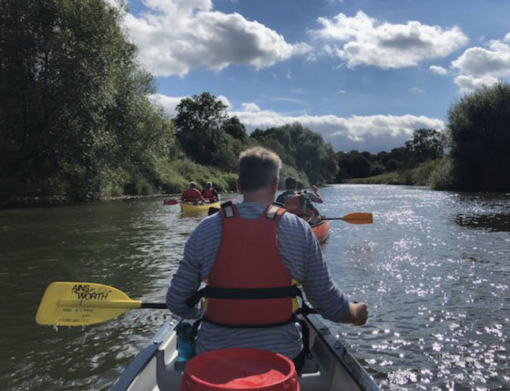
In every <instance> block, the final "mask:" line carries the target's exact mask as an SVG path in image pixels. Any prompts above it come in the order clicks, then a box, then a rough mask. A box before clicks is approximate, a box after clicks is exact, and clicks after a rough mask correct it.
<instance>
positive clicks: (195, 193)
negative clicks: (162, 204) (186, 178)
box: [181, 182, 209, 205]
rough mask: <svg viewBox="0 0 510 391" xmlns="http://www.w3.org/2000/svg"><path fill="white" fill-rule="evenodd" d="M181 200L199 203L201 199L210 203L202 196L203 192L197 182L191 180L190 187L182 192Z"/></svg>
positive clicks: (194, 203)
mask: <svg viewBox="0 0 510 391" xmlns="http://www.w3.org/2000/svg"><path fill="white" fill-rule="evenodd" d="M181 201H182V202H188V203H190V204H193V205H197V204H198V203H199V202H200V201H202V202H203V203H206V204H208V203H209V201H207V200H206V199H205V198H204V197H202V193H200V191H199V190H198V189H197V184H196V183H195V182H190V183H189V187H188V188H187V189H186V190H184V191H183V192H182V194H181Z"/></svg>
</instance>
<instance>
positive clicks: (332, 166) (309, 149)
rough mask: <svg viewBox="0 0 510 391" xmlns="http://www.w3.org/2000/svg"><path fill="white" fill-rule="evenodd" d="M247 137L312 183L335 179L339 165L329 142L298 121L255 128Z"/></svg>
mask: <svg viewBox="0 0 510 391" xmlns="http://www.w3.org/2000/svg"><path fill="white" fill-rule="evenodd" d="M250 138H252V139H253V140H256V141H257V142H259V143H260V144H261V145H263V146H265V147H268V148H270V149H271V150H273V151H274V152H276V153H277V154H278V155H279V156H280V158H281V159H282V161H283V162H284V163H285V164H288V165H290V166H292V167H294V168H296V169H298V170H299V171H303V172H305V173H306V175H307V176H308V178H309V179H310V182H311V183H318V184H320V183H327V182H333V181H334V180H335V175H336V172H337V170H338V165H337V161H336V157H335V153H334V151H333V147H332V146H331V144H329V143H325V142H324V139H323V138H322V136H321V135H320V134H318V133H315V132H314V131H313V130H311V129H308V128H306V127H304V126H302V125H301V124H299V123H294V124H290V125H285V126H281V127H278V128H269V129H267V130H260V129H256V130H254V131H253V132H252V133H251V135H250Z"/></svg>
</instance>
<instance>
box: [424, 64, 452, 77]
mask: <svg viewBox="0 0 510 391" xmlns="http://www.w3.org/2000/svg"><path fill="white" fill-rule="evenodd" d="M429 70H430V71H431V72H433V73H435V74H436V75H441V76H444V75H447V74H448V69H446V68H443V67H441V66H439V65H431V66H430V67H429Z"/></svg>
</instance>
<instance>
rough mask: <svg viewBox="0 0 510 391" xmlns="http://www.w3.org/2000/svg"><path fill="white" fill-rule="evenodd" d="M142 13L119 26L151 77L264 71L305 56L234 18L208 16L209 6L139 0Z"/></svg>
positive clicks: (205, 1)
mask: <svg viewBox="0 0 510 391" xmlns="http://www.w3.org/2000/svg"><path fill="white" fill-rule="evenodd" d="M143 4H144V5H145V7H146V9H145V10H144V11H143V12H142V13H140V14H139V15H137V16H135V15H133V14H130V13H126V14H125V17H124V24H125V26H126V27H127V29H128V32H129V34H130V35H131V37H132V38H133V40H134V42H135V43H136V44H137V46H138V49H139V58H140V60H141V61H142V62H143V63H144V64H145V65H146V66H147V67H148V69H149V70H150V71H151V72H153V73H154V74H155V75H156V76H170V75H176V74H178V75H181V76H183V75H186V74H187V73H188V72H189V71H190V70H192V69H194V68H199V67H206V68H211V69H214V70H221V69H223V68H226V67H228V66H229V65H231V64H237V65H251V66H254V67H256V68H264V67H269V66H271V65H273V64H276V63H278V62H280V61H284V60H286V59H288V58H290V57H292V56H295V55H299V54H304V53H307V52H309V51H310V46H308V45H307V44H305V43H297V44H289V43H287V42H286V41H285V38H284V37H283V36H282V35H280V34H278V33H277V32H276V31H274V30H272V29H270V28H268V27H266V26H264V25H263V24H261V23H259V22H256V21H249V20H247V19H245V18H244V17H243V16H242V15H240V14H238V13H233V14H225V13H223V12H219V11H214V10H213V5H212V2H211V0H144V1H143Z"/></svg>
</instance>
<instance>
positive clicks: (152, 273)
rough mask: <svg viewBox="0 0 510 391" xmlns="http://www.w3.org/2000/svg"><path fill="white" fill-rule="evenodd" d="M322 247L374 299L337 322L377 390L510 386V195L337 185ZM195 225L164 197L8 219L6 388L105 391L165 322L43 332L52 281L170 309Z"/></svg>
mask: <svg viewBox="0 0 510 391" xmlns="http://www.w3.org/2000/svg"><path fill="white" fill-rule="evenodd" d="M321 192H322V194H323V196H324V198H325V199H326V202H325V203H324V204H323V205H321V206H320V209H321V211H322V213H323V214H324V215H327V216H330V217H338V216H343V215H345V214H347V213H350V212H355V211H358V212H373V213H374V224H373V225H360V226H355V225H350V224H347V223H345V222H342V221H334V222H332V223H331V225H332V232H331V236H330V239H329V240H328V242H327V243H326V244H325V246H324V248H323V250H324V253H325V256H326V258H327V260H328V264H329V267H330V270H331V273H332V275H333V279H334V280H335V282H336V283H337V284H338V285H339V286H340V287H341V289H342V290H344V292H345V293H346V294H348V295H349V296H350V297H351V298H352V299H353V300H358V301H367V302H368V304H369V306H370V320H369V324H368V325H366V326H364V327H358V328H356V327H351V326H345V325H334V324H331V323H330V324H329V325H330V326H331V327H332V328H333V329H334V332H336V333H338V334H339V335H340V336H341V338H342V339H343V340H344V341H346V343H347V344H348V345H349V346H350V348H351V350H352V352H353V353H354V355H355V356H356V358H358V360H359V361H360V362H361V363H362V364H363V366H364V367H365V368H366V369H367V370H368V372H369V373H370V374H371V375H372V376H374V378H375V379H376V381H377V383H378V384H379V385H380V386H381V388H382V389H386V390H390V389H391V390H395V389H397V390H398V389H402V390H406V389H413V390H414V389H437V390H439V389H441V390H443V389H452V390H453V389H455V390H485V389H510V364H509V358H508V356H509V352H508V349H510V343H509V341H508V337H509V335H510V326H509V324H510V323H509V318H510V290H509V284H510V278H509V275H510V195H505V194H501V195H479V194H478V195H476V194H474V195H472V194H456V193H446V192H433V191H430V190H427V189H424V188H412V187H401V186H399V187H392V186H361V185H360V186H357V185H337V186H332V187H328V188H327V189H324V190H322V191H321ZM199 220H200V219H199V218H182V217H181V216H180V212H179V208H178V206H163V203H162V200H161V199H139V200H125V201H111V202H98V203H94V204H82V205H73V206H64V207H58V208H33V209H13V210H4V211H0V233H1V235H0V259H1V263H0V264H1V269H0V283H1V284H2V287H3V289H4V291H5V294H4V297H5V298H6V300H4V301H3V302H2V305H1V306H0V318H1V319H2V321H1V322H2V323H1V324H2V326H1V328H0V347H1V349H0V362H2V363H3V365H2V369H1V370H0V381H1V383H2V384H3V385H4V387H5V388H4V387H2V389H6V390H31V391H32V390H50V389H51V390H108V389H109V387H110V386H111V384H112V383H113V382H114V381H115V379H116V378H117V377H118V375H119V374H120V372H121V371H122V370H123V368H125V367H126V365H127V364H128V363H129V362H130V361H131V360H132V358H133V357H134V356H135V355H136V353H137V352H138V351H139V350H140V349H142V348H143V346H144V345H145V344H146V343H147V341H148V340H149V339H150V337H151V336H152V335H153V334H154V333H155V332H156V331H157V329H158V328H159V327H160V326H161V325H162V324H163V323H164V322H165V320H168V319H169V317H170V316H169V313H168V312H166V311H161V310H139V311H131V312H129V313H127V314H125V315H123V316H121V317H120V318H118V319H116V320H113V321H110V322H108V323H104V324H100V325H95V326H90V327H87V328H63V327H61V328H58V329H56V328H52V327H42V326H37V325H36V324H35V321H34V318H35V313H36V311H37V307H38V305H39V301H40V299H41V297H42V295H43V293H44V290H45V288H46V287H47V285H49V284H50V283H51V282H52V281H89V282H99V283H104V284H109V285H112V286H115V287H117V288H119V289H121V290H122V291H124V292H126V293H127V294H128V295H129V296H130V297H132V298H134V299H141V300H144V301H164V296H165V293H166V288H167V286H168V284H169V282H170V279H171V276H172V273H173V272H174V271H175V270H176V267H177V264H178V262H179V260H180V258H181V256H182V253H183V246H184V243H185V241H186V239H187V237H188V236H189V234H190V233H191V231H192V230H193V229H194V228H195V227H196V225H197V224H198V222H199Z"/></svg>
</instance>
